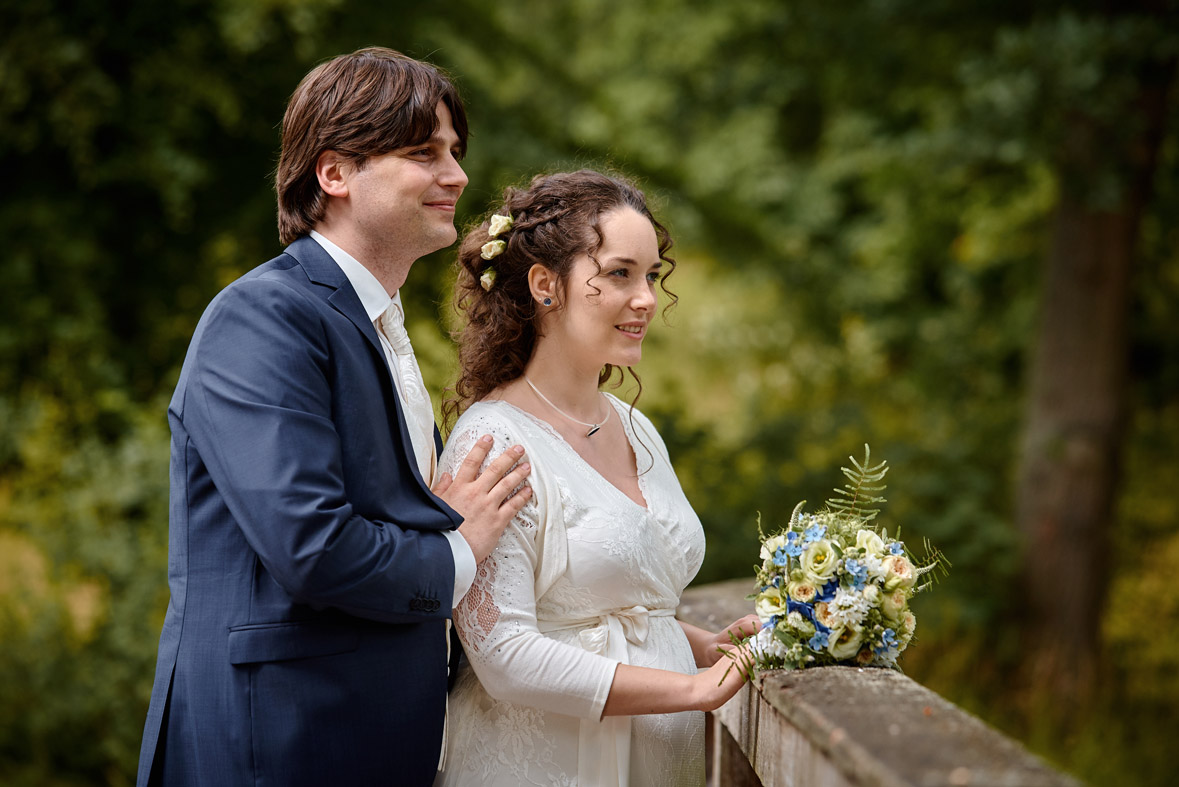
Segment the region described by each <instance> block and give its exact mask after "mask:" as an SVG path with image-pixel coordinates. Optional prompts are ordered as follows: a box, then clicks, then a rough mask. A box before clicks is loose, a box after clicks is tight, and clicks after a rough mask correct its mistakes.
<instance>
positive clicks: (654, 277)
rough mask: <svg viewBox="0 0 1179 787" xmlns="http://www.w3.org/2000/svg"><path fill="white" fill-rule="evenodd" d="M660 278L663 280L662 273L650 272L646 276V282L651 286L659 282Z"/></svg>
mask: <svg viewBox="0 0 1179 787" xmlns="http://www.w3.org/2000/svg"><path fill="white" fill-rule="evenodd" d="M662 278H663V273H662V272H660V271H651V272H650V273H648V274H647V281H649V282H651V283H652V284H654V283H655V282H657V281H659V280H660V279H662Z"/></svg>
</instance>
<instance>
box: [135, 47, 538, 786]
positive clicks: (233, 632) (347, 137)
mask: <svg viewBox="0 0 1179 787" xmlns="http://www.w3.org/2000/svg"><path fill="white" fill-rule="evenodd" d="M466 141H467V122H466V115H465V113H464V111H463V106H462V102H461V100H460V99H459V96H458V94H457V92H456V90H455V89H454V87H453V86H452V85H451V83H450V82H449V81H448V80H447V79H446V78H445V77H444V76H443V75H441V74H440V73H439V72H438V71H437V70H436V69H434V68H433V67H432V66H429V65H427V64H424V63H420V62H418V61H415V60H412V59H410V58H407V57H404V56H403V55H400V54H398V53H396V52H393V51H391V50H387V49H364V50H360V51H359V52H356V53H353V54H351V55H344V56H341V57H338V58H335V59H334V60H331V61H329V62H327V63H324V64H322V65H320V66H319V67H317V68H316V69H314V70H313V71H312V72H311V73H309V74H308V75H307V76H306V77H305V78H304V79H303V81H302V82H301V83H300V85H299V87H298V88H297V89H296V91H295V93H294V95H293V96H292V97H291V100H290V103H289V105H288V107H287V112H286V115H285V117H284V120H283V130H282V154H281V157H280V161H279V165H278V170H277V175H276V190H277V193H278V204H279V234H280V236H281V239H282V241H283V242H284V243H287V244H289V245H288V246H287V248H286V250H285V251H284V252H283V253H282V254H280V255H279V256H278V257H275V258H274V259H272V260H270V261H269V262H267V263H265V264H263V265H262V266H260V267H258V268H256V269H254V270H253V271H251V272H250V273H248V274H246V275H245V276H243V277H242V278H241V279H239V280H238V281H236V282H234V283H233V284H231V285H230V286H229V287H227V288H226V289H225V290H224V291H222V292H221V293H220V294H219V295H218V296H217V297H216V298H215V299H214V300H213V302H212V303H211V304H210V305H209V307H208V308H207V309H206V311H205V313H204V315H203V316H202V318H201V320H200V323H199V324H198V325H197V328H196V332H195V334H194V335H193V339H192V343H191V345H190V346H189V349H188V354H187V356H186V358H185V362H184V367H183V370H182V371H181V374H180V379H179V382H178V384H177V386H176V393H175V395H174V396H173V398H172V402H171V405H170V407H169V409H168V418H169V422H170V424H171V428H172V457H171V471H170V472H171V513H170V525H169V534H170V544H169V558H168V581H169V587H170V590H171V600H170V602H169V605H168V610H167V615H166V618H165V621H164V627H163V632H162V633H161V636H160V647H159V657H158V661H157V664H156V675H155V685H154V687H153V690H152V698H151V706H150V708H149V710H148V716H147V724H146V726H145V729H144V736H143V746H142V751H141V754H140V763H139V784H140V785H145V784H149V783H151V784H167V785H207V786H211V787H221V786H222V785H239V784H243V785H244V784H250V785H254V784H257V785H275V787H290V786H291V785H337V784H339V785H369V784H399V785H401V784H406V785H417V784H421V785H426V784H430V783H431V781H432V780H433V776H434V773H435V770H436V768H437V767H438V764H439V756H440V752H441V744H442V739H443V735H444V718H445V706H446V688H447V661H448V655H449V653H450V644H451V640H450V637H449V620H448V618H449V617H450V611H451V609H452V607H453V606H454V605H455V604H456V603H457V602H458V600H459V599H460V598H461V596H462V595H463V594H465V593H466V591H467V589H468V588H469V587H470V585H471V582H472V581H473V579H474V574H475V566H476V563H477V562H478V561H479V560H481V559H482V558H484V557H486V555H487V554H488V553H489V552H490V551H491V549H492V548H493V547H494V545H495V543H496V541H497V540H498V538H499V536H500V534H501V533H502V532H503V529H504V527H505V526H506V525H507V523H508V521H509V520H510V519H511V518H512V517H513V516H514V515H515V514H516V513H517V512H518V511H519V509H520V508H521V506H523V505H524V503H525V501H526V499H527V498H528V496H529V494H530V490H529V489H528V487H527V485H526V484H525V483H524V482H525V479H526V475H527V472H528V465H527V463H526V462H525V461H524V457H523V451H522V449H520V448H519V447H518V446H516V447H514V448H512V449H509V450H508V451H506V452H505V453H504V454H503V455H501V456H499V457H496V458H495V459H494V460H493V461H492V462H491V463H490V464H489V465H488V466H487V468H486V470H484V471H483V472H482V473H480V468H481V467H482V466H483V464H484V460H485V459H486V458H487V454H488V451H489V447H490V444H491V440H490V438H487V439H485V440H484V441H483V442H481V443H479V444H477V445H476V447H475V448H474V449H473V450H472V451H471V454H470V456H468V457H467V459H466V461H465V462H464V464H463V465H462V466H461V468H460V469H459V470H458V471H457V472H456V474H455V476H454V477H453V478H451V477H450V476H448V475H445V474H444V475H443V476H442V477H440V478H438V479H436V480H435V479H434V476H435V467H436V462H437V456H438V453H439V451H440V449H441V441H440V438H439V435H438V431H437V429H436V427H435V426H434V420H433V411H432V409H431V407H430V403H429V397H428V394H426V393H425V388H424V386H423V384H422V381H421V376H420V372H419V371H418V368H417V363H416V361H415V360H414V357H413V353H412V347H411V346H410V345H409V341H408V337H407V336H406V335H405V331H404V327H403V326H404V313H403V311H402V308H403V304H402V303H401V299H400V295H399V290H400V288H401V285H402V283H403V282H404V281H405V277H406V274H407V273H408V271H409V269H410V266H411V265H412V264H413V262H414V261H415V260H417V259H419V258H420V257H422V256H423V255H426V254H429V253H430V252H433V251H436V250H438V249H441V248H443V247H445V246H448V245H450V244H451V243H453V242H454V241H455V239H456V231H455V228H454V209H455V203H456V201H457V200H458V198H459V195H460V194H461V193H462V191H463V188H464V187H465V186H466V184H467V177H466V175H465V174H464V173H463V171H462V168H461V167H460V165H459V161H460V159H461V158H462V154H463V152H464V151H465V148H466Z"/></svg>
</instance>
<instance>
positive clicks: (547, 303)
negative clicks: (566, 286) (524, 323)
mask: <svg viewBox="0 0 1179 787" xmlns="http://www.w3.org/2000/svg"><path fill="white" fill-rule="evenodd" d="M543 303H544V305H545V306H552V305H553V299H552V298H545V299H544V301H543Z"/></svg>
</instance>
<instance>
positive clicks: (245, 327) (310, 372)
mask: <svg viewBox="0 0 1179 787" xmlns="http://www.w3.org/2000/svg"><path fill="white" fill-rule="evenodd" d="M322 320H323V317H322V316H321V314H320V311H319V310H318V309H317V308H316V305H315V304H314V303H313V302H312V301H311V300H310V297H309V296H307V295H305V294H303V293H301V292H299V291H297V290H295V289H294V288H292V287H290V286H288V285H286V284H284V283H282V282H279V281H274V280H267V279H250V280H243V281H239V282H237V283H236V284H235V285H233V286H232V287H230V288H229V289H227V290H226V291H224V292H223V293H222V294H221V295H220V296H219V297H218V298H217V299H216V300H215V301H214V303H213V305H211V306H210V309H209V313H208V314H207V315H206V316H205V319H204V321H203V325H202V327H201V329H200V330H199V331H198V335H197V337H196V338H195V339H194V346H193V348H192V349H191V350H190V353H192V354H193V355H192V357H191V358H190V359H189V363H190V368H189V370H188V382H187V387H186V389H185V394H184V400H183V410H182V413H183V414H182V421H183V424H184V427H185V429H186V430H187V432H188V434H189V436H190V439H191V440H192V442H193V444H194V445H195V447H196V449H197V451H198V453H199V454H200V456H201V459H202V460H203V462H204V463H205V465H206V466H207V468H208V472H209V475H210V476H211V478H212V480H213V483H214V485H215V486H216V487H217V490H218V491H219V492H220V494H221V495H222V497H223V498H224V500H225V502H226V504H227V506H228V508H229V510H230V512H231V514H232V516H233V518H234V520H235V521H236V523H237V525H238V526H239V527H240V528H241V529H242V531H243V532H244V534H245V538H246V540H247V541H248V543H249V544H250V546H251V547H252V548H253V549H254V550H255V551H256V552H257V554H258V556H259V559H260V560H261V562H262V564H263V566H264V567H265V568H266V570H267V571H268V572H269V573H270V574H271V575H272V576H273V577H274V579H275V581H276V582H278V583H279V585H280V586H282V587H283V589H284V590H286V592H287V593H289V594H290V595H291V596H293V597H294V598H296V599H298V600H299V601H301V602H304V603H308V604H312V605H316V606H331V607H336V608H339V609H341V610H343V611H345V612H348V613H350V614H353V615H357V616H360V617H365V618H370V619H375V620H381V621H386V622H392V623H404V622H421V621H424V620H430V619H441V618H445V617H448V616H449V610H450V603H448V602H449V601H450V600H451V596H452V594H453V585H454V560H453V557H452V552H451V548H450V546H449V544H448V543H447V540H446V538H445V537H444V536H443V535H442V534H441V533H440V532H438V531H437V530H417V529H415V525H414V522H412V521H396V520H392V521H372V520H368V519H365V518H363V517H361V516H359V515H357V514H356V513H355V511H354V510H353V507H352V505H351V504H350V503H349V500H348V496H347V493H346V489H345V482H344V478H343V465H342V461H341V456H342V454H341V451H342V450H343V449H342V446H341V444H340V437H339V434H338V432H337V430H336V426H335V423H334V421H333V420H332V404H333V403H332V396H333V390H334V386H333V377H334V375H335V374H336V371H337V370H336V369H335V368H334V367H333V359H332V358H331V357H330V349H329V348H330V344H329V341H328V337H327V330H326V327H325V325H324V324H323V322H322ZM415 599H416V600H417V601H416V602H415ZM422 599H427V600H429V599H437V600H440V602H441V603H438V604H432V603H428V602H427V603H421V600H422Z"/></svg>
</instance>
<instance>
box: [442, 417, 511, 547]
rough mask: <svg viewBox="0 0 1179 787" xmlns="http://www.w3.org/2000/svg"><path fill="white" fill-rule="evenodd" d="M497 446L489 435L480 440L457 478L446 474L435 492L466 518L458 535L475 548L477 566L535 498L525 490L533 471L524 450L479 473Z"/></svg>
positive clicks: (502, 456)
mask: <svg viewBox="0 0 1179 787" xmlns="http://www.w3.org/2000/svg"><path fill="white" fill-rule="evenodd" d="M493 442H494V441H493V440H492V438H491V437H490V436H488V435H484V436H483V437H482V438H480V439H479V441H478V442H477V443H475V447H474V448H472V449H471V452H470V453H469V454H467V458H466V459H464V460H463V463H462V464H461V465H460V466H459V468H458V471H457V472H456V473H455V476H454V477H453V478H451V476H450V474H449V473H443V474H442V476H441V477H440V478H439V479H438V481H437V482H436V483H435V484H434V488H433V490H432V491H433V492H434V494H436V495H438V496H439V497H440V498H442V499H443V500H445V501H446V504H447V505H449V506H450V507H451V508H453V509H454V510H455V511H457V512H459V513H460V514H462V516H463V523H462V525H460V526H459V529H458V532H459V535H461V536H462V537H463V538H465V539H466V540H467V543H468V544H469V545H470V546H471V551H472V552H473V553H474V554H475V562H476V563H478V562H480V561H482V560H483V558H485V557H487V556H488V555H489V554H491V550H493V549H495V545H496V544H497V543H498V542H499V537H500V536H501V535H503V532H504V529H505V528H506V527H507V526H508V522H510V521H512V517H514V516H515V515H516V514H517V513H519V512H520V509H521V508H523V507H524V504H525V503H527V502H528V499H529V498H530V497H532V489H531V487H529V486H527V485H523V486H521V485H522V484H524V479H525V478H527V477H528V472H529V470H530V469H531V465H529V464H528V463H527V462H525V461H524V449H523V448H522V447H521V446H518V445H514V446H512V447H511V448H509V449H508V450H506V451H504V452H503V453H502V454H500V455H499V456H497V457H496V458H495V460H494V461H492V463H491V464H489V465H488V466H487V469H486V470H484V471H483V472H482V473H480V472H479V468H481V467H482V466H483V460H485V459H486V458H487V454H488V453H489V452H490V451H491V446H492V444H493ZM517 487H519V489H517Z"/></svg>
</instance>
